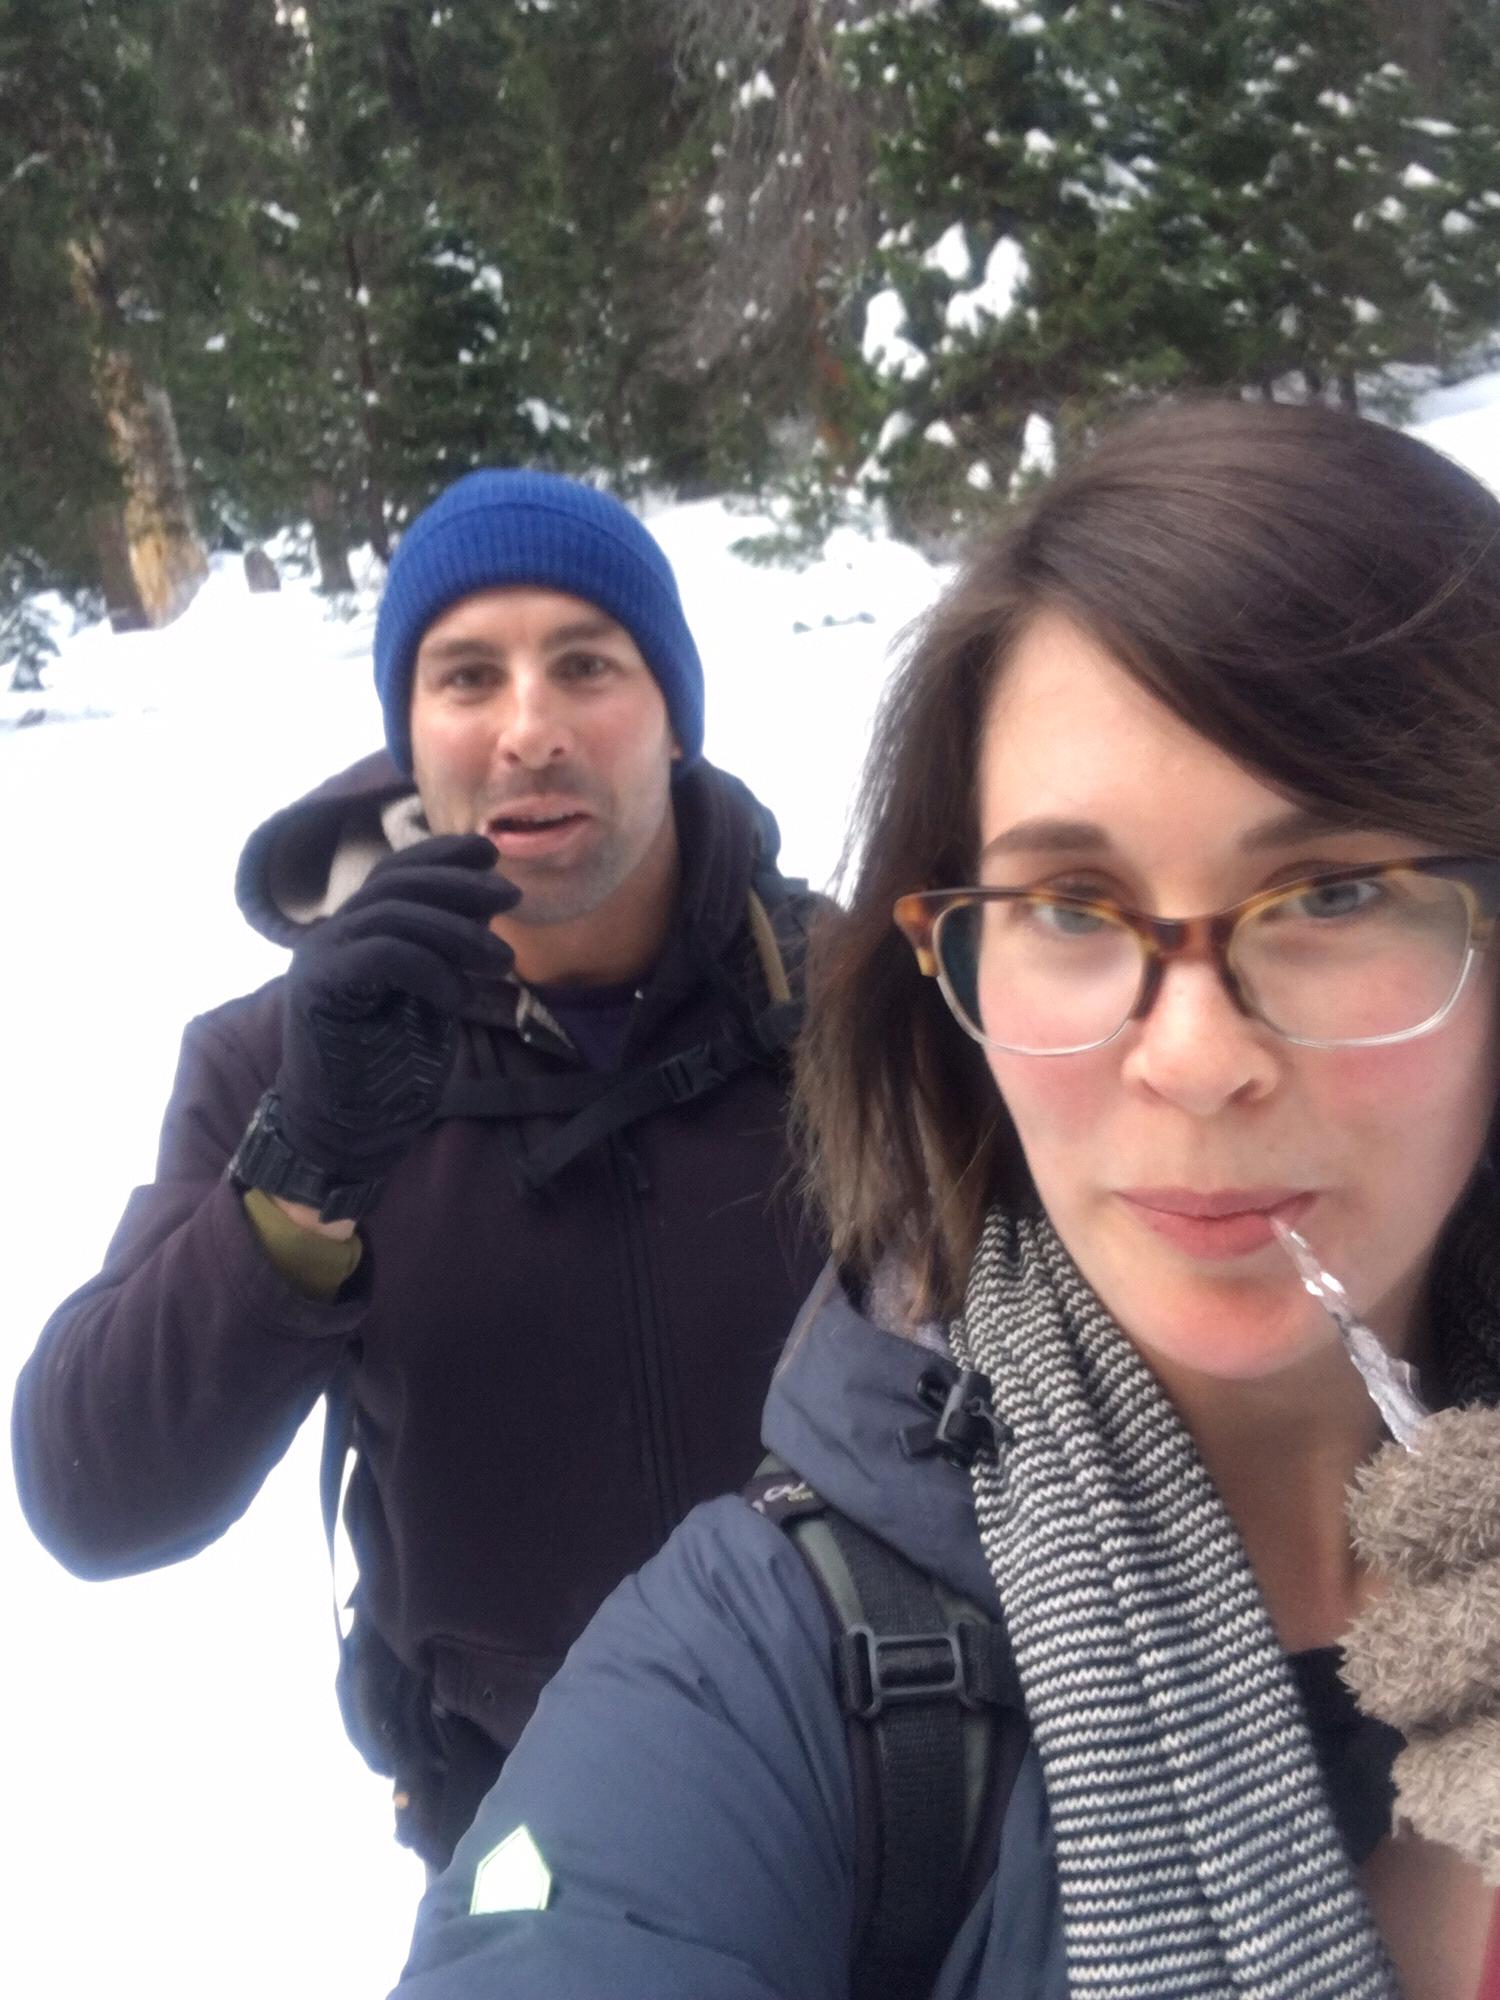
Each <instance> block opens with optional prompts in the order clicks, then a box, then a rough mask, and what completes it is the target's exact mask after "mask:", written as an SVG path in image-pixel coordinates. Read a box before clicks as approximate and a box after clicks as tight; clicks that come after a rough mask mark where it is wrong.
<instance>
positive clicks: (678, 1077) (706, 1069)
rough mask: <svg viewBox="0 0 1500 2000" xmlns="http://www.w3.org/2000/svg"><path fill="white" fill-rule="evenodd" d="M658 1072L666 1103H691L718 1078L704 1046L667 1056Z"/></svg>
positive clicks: (682, 1050)
mask: <svg viewBox="0 0 1500 2000" xmlns="http://www.w3.org/2000/svg"><path fill="white" fill-rule="evenodd" d="M658 1074H659V1075H660V1077H661V1082H662V1089H663V1090H664V1091H665V1092H666V1096H667V1102H668V1104H691V1103H692V1101H693V1099H694V1098H695V1097H701V1096H702V1095H703V1093H704V1091H705V1090H708V1089H710V1088H711V1087H712V1085H713V1084H715V1083H717V1082H718V1080H719V1079H718V1075H717V1073H716V1071H715V1070H714V1067H713V1064H712V1063H711V1062H710V1060H709V1054H708V1050H707V1049H706V1048H697V1049H681V1050H679V1051H678V1053H677V1054H676V1055H675V1056H668V1057H667V1059H666V1060H665V1062H663V1063H662V1064H661V1065H660V1068H659V1071H658Z"/></svg>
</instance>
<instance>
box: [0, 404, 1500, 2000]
mask: <svg viewBox="0 0 1500 2000" xmlns="http://www.w3.org/2000/svg"><path fill="white" fill-rule="evenodd" d="M1414 429H1415V431H1416V434H1417V435H1419V436H1421V437H1424V438H1426V439H1427V441H1428V442H1429V443H1431V444H1433V445H1435V446H1437V447H1438V448H1439V449H1441V450H1443V451H1446V452H1449V453H1450V454H1451V455H1452V456H1453V457H1455V458H1456V459H1458V460H1460V461H1461V462H1462V463H1464V464H1466V465H1467V466H1469V467H1470V469H1471V470H1472V471H1474V472H1475V473H1476V474H1477V475H1478V476H1480V477H1481V478H1484V479H1487V480H1488V481H1489V482H1490V483H1491V484H1492V485H1493V486H1495V487H1496V489H1497V490H1500V371H1497V372H1496V373H1494V374H1491V375H1488V376H1484V377H1480V378H1477V379H1475V380H1473V381H1470V382H1467V383H1462V384H1459V385H1457V386H1454V387H1449V388H1444V389H1439V390H1435V391H1433V392H1431V393H1430V394H1429V395H1427V396H1425V397H1424V398H1422V399H1421V401H1420V403H1419V404H1418V407H1417V410H1416V420H1415V423H1414ZM1050 450H1051V437H1050V432H1049V431H1048V428H1047V426H1046V422H1045V419H1043V418H1042V417H1040V416H1039V415H1034V416H1033V417H1032V418H1031V419H1030V420H1029V421H1028V424H1027V426H1026V443H1025V452H1026V454H1027V456H1028V457H1029V458H1030V459H1031V460H1032V461H1033V463H1035V464H1037V465H1042V464H1043V463H1044V462H1045V457H1046V455H1047V454H1048V453H1050ZM649 519H650V523H651V526H652V529H653V530H654V532H655V533H656V534H657V535H658V536H659V537H660V539H661V541H662V542H663V544H664V546H665V547H666V549H667V551H668V553H669V555H670V556H671V558H672V561H673V563H674V565H675V566H676V569H677V574H678V576H679V578H680V580H681V584H682V589H683V595H684V599H685V602H686V607H687V612H688V617H689V621H690V623H691V624H692V626H693V629H694V631H695V633H696V634H697V637H698V640H699V643H700V647H701V649H702V652H703V655H704V659H705V662H706V665H707V672H708V681H709V687H708V744H707V748H708V754H709V756H710V757H712V758H713V759H715V760H716V761H717V762H720V763H722V764H724V765H726V766H727V767H728V768H730V769H731V770H734V771H735V772H737V773H738V774H739V775H741V776H742V777H743V778H745V779H746V781H747V782H748V783H750V784H751V785H752V786H753V787H754V788H755V790H756V791H758V792H759V793H760V794H761V796H762V797H763V798H764V799H765V800H766V802H767V803H768V804H769V805H770V806H771V807H772V809H773V810H774V811H775V812H776V814H777V816H778V818H779V819H780V822H781V826H782V832H783V836H784V849H783V853H784V858H785V861H786V863H787V865H788V867H789V868H790V869H791V870H793V871H794V872H800V873H806V874H808V875H810V876H811V877H812V878H813V879H814V880H815V881H821V880H825V879H826V878H827V876H828V874H829V872H830V870H831V869H832V867H833V865H834V862H835V859H836V856H837V853H838V848H839V844H840V839H841V835H842V829H843V825H844V820H845V812H846V805H847V800H848V796H849V789H850V785H851V782H852V779H853V776H854V773H855V770H856V767H857V764H858V760H859V756H860V753H861V749H862V746H863V743H864V741H865V738H866V735H867V732H868V727H869V722H870V718H871V714H872V712H873V708H874V704H875V702H876V700H877V697H878V694H879V690H880V687H881V685H882V682H883V679H884V675H885V672H886V660H887V649H888V647H889V645H890V643H891V642H892V640H893V639H894V638H895V636H896V635H897V634H898V632H899V631H900V630H901V628H902V627H903V626H904V625H905V624H906V623H907V621H909V620H910V619H911V618H912V617H914V616H915V615H916V614H917V613H919V612H920V611H921V610H922V609H923V608H924V607H925V605H926V604H927V603H928V602H930V600H931V597H932V595H933V592H934V590H935V588H936V587H937V584H938V581H939V573H938V572H936V571H934V569H933V568H932V567H931V566H930V565H929V564H928V563H927V562H925V561H924V560H923V558H922V557H921V556H920V555H918V554H917V553H916V552H915V551H914V550H912V549H910V548H908V547H906V546H904V545H903V544H900V543H896V542H891V541H886V540H880V539H870V538H867V537H864V536H861V535H859V534H856V533H855V532H854V531H852V530H848V529H845V530H840V531H839V532H838V533H837V534H836V535H835V536H834V537H832V538H831V540H830V543H829V546H828V550H827V553H826V555H825V557H824V559H823V560H822V561H821V562H820V563H818V564H817V565H815V566H814V567H812V568H811V569H808V570H806V571H804V572H802V573H800V574H796V573H790V572H785V571H778V570H763V569H758V568H752V567H750V566H748V565H746V564H745V563H742V562H740V561H739V560H738V559H737V558H735V557H734V556H733V555H732V554H731V553H730V546H729V545H730V543H731V542H733V541H734V540H736V539H737V538H739V537H741V536H745V535H752V534H755V533H760V532H765V530H766V529H767V528H768V526H769V525H770V524H769V523H768V522H767V521H766V520H765V519H764V518H763V517H758V516H747V515H745V514H742V513H737V512H734V511H731V510H730V509H729V508H728V507H726V506H725V505H723V504H721V503H719V502H716V501H700V502H696V503H694V504H693V505H690V506H674V507H666V508H661V509H658V510H656V511H653V512H650V514H649ZM374 580H375V576H374V573H373V566H369V567H367V569H366V571H365V573H364V576H363V578H362V581H363V583H364V586H365V587H364V588H363V589H362V590H361V592H360V594H359V595H358V597H357V598H356V600H355V601H354V603H353V605H352V606H351V607H349V610H350V614H351V615H349V616H348V617H346V618H331V617H329V616H328V615H327V614H326V612H325V609H324V607H323V606H322V604H321V603H320V601H319V600H318V599H317V598H316V597H315V596H314V594H313V592H312V589H311V586H310V583H309V582H308V581H307V580H306V579H305V578H299V577H297V576H295V575H291V574H287V575H286V576H285V577H284V580H283V588H282V590H281V592H280V593H279V594H277V595H272V596H264V597H254V596H251V595H250V594H249V593H248V591H247V589H246V587H245V583H244V579H243V574H242V572H241V569H240V566H239V564H238V562H237V561H235V560H233V559H227V558H219V559H216V560H215V562H214V565H213V568H212V572H211V575H210V577H209V580H208V582H207V583H206V584H205V586H204V588H203V589H202V591H201V592H200V593H199V596H198V598H197V599H196V600H195V602H194V603H193V605H192V606H191V607H190V609H189V610H188V612H187V613H186V614H185V615H184V617H182V618H181V619H180V620H179V621H178V622H177V624H176V625H174V626H172V627H170V628H168V629H167V630H166V631H164V632H161V633H154V634H148V633H140V634H132V635H129V636H125V637H115V636H113V635H111V634H110V633H109V632H108V631H107V630H105V629H104V628H103V627H101V626H97V625H94V626H90V627H87V628H86V629H84V630H82V631H79V632H76V633H70V632H69V631H68V630H67V621H66V619H65V617H64V615H63V614H61V613H60V612H59V613H58V615H57V617H56V620H55V629H56V630H57V635H58V641H59V645H60V647H61V656H60V658H59V659H58V660H57V661H55V662H54V663H53V664H52V665H51V667H50V668H49V669H48V681H49V687H48V690H47V691H46V692H45V693H44V694H42V695H12V694H5V693H0V854H3V855H4V856H6V857H7V858H8V862H9V865H8V868H7V874H6V880H5V898H4V907H5V915H6V948H7V954H8V963H9V964H10V965H11V966H12V968H13V973H12V976H11V977H10V978H9V979H8V980H6V981H4V982H0V1046H3V1047H4V1048H5V1050H6V1052H7V1055H8V1058H9V1060H8V1064H7V1074H6V1122H7V1132H8V1135H9V1141H10V1143H9V1144H8V1145H7V1147H6V1148H5V1149H4V1158H3V1165H0V1214H3V1215H4V1217H5V1221H6V1249H7V1255H6V1271H5V1276H6V1308H7V1309H6V1313H5V1316H4V1322H3V1323H4V1327H5V1329H6V1339H7V1341H8V1352H7V1359H8V1363H9V1368H10V1372H11V1373H13V1372H14V1370H15V1369H16V1368H17V1367H19V1365H20V1363H21V1361H22V1360H23V1359H24V1357H25V1354H26V1353H27V1352H28V1351H29V1349H30V1347H31V1344H32V1342H33V1340H34V1338H35V1335H36V1332H37V1331H38V1329H39V1328H40V1326H41V1324H42V1321H43V1319H44V1318H45V1316H46V1314H47V1313H48V1312H49V1311H50V1310H51V1308H52V1307H53V1306H54V1305H55V1304H56V1303H57V1302H58V1301H59V1300H60V1299H61V1298H62V1296H63V1295H64V1294H65V1293H66V1292H67V1291H68V1290H69V1289H70V1288H71V1287H72V1286H73V1285H75V1284H77V1283H78V1282H80V1281H81V1280H83V1279H84V1278H86V1277H88V1276H90V1275H91V1274H92V1273H93V1272H94V1271H95V1270H96V1269H97V1267H98V1264H99V1261H100V1258H101V1256H102V1253H103V1250H104V1246H105V1244H106V1242H107V1240H108V1237H109V1235H110V1232H111V1230H112V1228H113V1226H114V1223H115V1221H116V1219H117V1218H118V1216H119V1213H120V1210H121V1208H122V1206H123V1204H124V1200H125V1196H126V1194H127V1192H128V1191H129V1189H130V1188H131V1187H132V1186H133V1185H134V1184H136V1183H137V1182H140V1181H143V1180H145V1179H147V1178H149V1176H150V1174H151V1171H152V1161H153V1157H154V1152H155V1140H156V1127H157V1123H158V1120H159V1117H160V1113H161V1108H162V1105H163V1104H164V1102H165V1100H166V1096H167V1092H168V1088H169V1085H170V1082H171V1076H172V1069H173V1064H174V1061H175V1056H176V1048H177V1040H178V1034H179V1031H180V1027H181V1024H182V1022H183V1021H184V1020H185V1019H186V1017H187V1016H189V1015H190V1014H193V1013H196V1012H198V1011H200V1010H202V1009H204V1008H207V1007H211V1006H214V1005H215V1004H217V1003H218V1002H219V1001H221V1000H223V999H225V998H227V997H228V996H229V995H230V994H232V993H236V992H241V991H244V990H245V989H246V988H248V987H251V986H253V985H255V984H257V983H258V982H259V981H261V980H263V979H266V978H268V977H270V976H271V975H273V974H274V973H275V972H277V971H278V970H279V969H280V967H281V965H282V964H283V963H284V956H283V954H281V953H279V952H277V951H276V950H275V949H273V948H272V947H271V946H270V945H268V944H266V943H265V942H264V941H263V940H261V939H259V938H257V937H256V936H255V935H254V934H253V933H252V932H251V931H249V930H248V928H247V927H246V926H245V925H244V924H243V923H242V921H241V920H240V918H239V916H238V914H237V912H236V910H235V907H234V903H233V899H232V896H231V883H232V880H233V872H234V865H235V861H236V858H237V855H238V851H239V848H240V844H241V842H242V840H243V838H244V836H245V834H246V833H247V832H248V830H249V829H250V828H251V827H252V826H253V825H255V824H256V823H257V822H258V821H259V820H260V819H261V818H262V817H264V816H265V815H266V814H267V813H269V812H270V811H272V810H274V809H275V808H276V807H277V806H279V805H281V804H283V803H285V802H286V801H287V800H289V799H291V798H293V797H295V796H296V795H297V794H299V793H300V792H301V791H303V790H304V789H306V788H307V787H309V786H310V785H312V784H314V783H316V782H317V781H318V780H319V779H320V778H321V777H323V776H325V775H326V774H327V773H329V772H330V771H332V770H335V769H337V768H339V767H340V766H341V765H343V764H345V763H347V762H350V761H352V760H353V759H354V758H355V757H357V756H360V755H361V754H363V753H364V752H365V751H366V750H368V749H370V748H372V747H373V746H374V745H375V744H376V743H377V742H378V740H379V715H378V710H377V707H376V703H375V699H374V695H373V692H372V690H371V687H370V674H369V653H370V641H371V633H372V629H373V602H374V599H373V591H372V590H371V588H370V587H369V586H370V584H371V583H372V582H373V581H374ZM49 609H51V610H56V607H55V606H52V607H49ZM28 715H30V716H35V717H37V718H39V719H38V720H37V721H36V722H35V724H34V725H33V726H26V727H22V726H20V725H21V723H22V722H23V719H24V718H26V717H27V716H28ZM15 968H19V969H21V970H20V972H19V974H18V973H17V972H16V971H15V970H14V969H15ZM316 1447H317V1439H316V1436H315V1434H314V1432H313V1431H311V1430H309V1431H306V1432H304V1434H303V1435H301V1436H300V1437H299V1438H298V1440H297V1441H296V1443H295V1444H294V1446H293V1447H292V1450H291V1451H290V1453H289V1454H288V1456H287V1458H286V1459H285V1460H284V1461H283V1463H282V1464H281V1465H280V1466H279V1467H278V1468H277V1469H276V1471H275V1472H273V1473H272V1475H271V1477H270V1478H269V1480H268V1481H267V1482H266V1485H265V1486H264V1488H263V1489H262V1491H261V1493H260V1494H259V1495H258V1497H257V1498H256V1500H255V1502H254V1503H253V1505H252V1506H251V1507H250V1509H249V1511H248V1513H247V1514H246V1516H245V1518H244V1519H243V1520H242V1521H241V1522H239V1523H238V1524H237V1525H236V1526H235V1527H234V1528H233V1529H232V1530H231V1531H230V1533H229V1534H227V1535H226V1536H225V1537H224V1538H223V1540H222V1541H220V1542H218V1543H216V1544H215V1545H214V1546H213V1547H212V1548H210V1549H208V1550H206V1551H205V1552H204V1553H203V1554H202V1555H199V1556H197V1557H195V1558H194V1559H193V1560H192V1561H191V1562H188V1563H184V1564H180V1565H177V1566H175V1567H173V1568H170V1569H165V1570H161V1571H159V1572H156V1573H154V1574H151V1575H147V1576H142V1577H135V1578H129V1579H125V1580H122V1581H120V1582H116V1583H110V1584H86V1583H81V1582H78V1581H77V1580H75V1579H73V1578H71V1577H69V1576H68V1575H66V1574H65V1573H64V1572H63V1571H62V1570H61V1569H60V1568H59V1567H58V1566H57V1565H56V1564H55V1563H54V1562H53V1561H52V1560H51V1558H50V1557H48V1556H47V1555H45V1554H44V1552H43V1551H42V1550H41V1549H40V1548H39V1547H38V1546H37V1545H36V1544H35V1543H34V1542H33V1541H32V1539H31V1537H30V1535H29V1533H28V1531H27V1530H26V1528H25V1527H24V1525H23V1523H22V1521H21V1519H20V1515H19V1512H18V1510H17V1508H16V1505H15V1499H14V1493H13V1490H12V1489H11V1488H10V1487H9V1485H7V1486H6V1487H5V1489H4V1491H3V1493H0V1564H3V1569H4V1574H5V1577H6V1583H7V1597H6V1611H7V1620H8V1624H7V1630H8V1632H9V1633H10V1634H11V1638H12V1643H11V1645H10V1647H9V1649H8V1677H7V1682H6V1689H5V1692H6V1697H7V1700H6V1710H7V1713H8V1714H9V1715H10V1717H11V1718H12V1725H13V1726H12V1728H11V1730H10V1732H9V1736H8V1738H7V1760H6V1784H7V1805H8V1808H9V1813H10V1819H11V1824H12V1826H13V1828H15V1829H16V1830H17V1835H18V1838H19V1841H20V1845H19V1846H18V1847H15V1848H14V1849H13V1860H12V1863H11V1881H12V1886H13V1889H14V1890H17V1891H18V1893H13V1894H12V1896H11V1898H10V1902H9V1904H8V1907H7V1926H6V1962H7V1964H9V1965H11V1966H12V1968H13V1971H12V1974H11V1977H10V1982H9V1983H10V1984H11V1985H12V1988H13V1990H15V1991H18V1992H23V1993H24V1994H25V1995H26V2000H79V1996H80V1995H86V1994H95V1993H105V1992H111V1993H112V1992H116V1991H121V1990H123V1991H125V1992H127V1993H133V1992H136V1991H146V1990H149V1991H150V1993H151V1994H152V1996H153V2000H199V1996H200V1995H202V1994H204V1993H205V1992H211V1993H212V1994H213V1996H214V2000H264V1995H265V1994H266V1993H268V1992H286V1993H288V1994H289V1995H290V1996H291V2000H302V1996H303V1995H314V1994H315V1995H317V1996H318V2000H376V1996H378V1995H380V1994H382V1993H384V1992H385V1991H386V1990H387V1988H388V1987H389V1986H390V1985H391V1983H392V1982H393V1981H394V1979H395V1978H396V1975H397V1973H398V1971H399V1969H400V1965H401V1962H402V1959H403V1957H404V1955H405V1950H406V1945H407V1941H408V1938H409V1934H410V1927H411V1920H412V1916H413V1912H414V1910H415V1906H416V1902H417V1899H418V1896H419V1894H420V1891H421V1886H422V1885H421V1871H420V1869H419V1867H418V1866H417V1864H416V1863H415V1862H414V1861H413V1860H412V1859H411V1857H410V1856H408V1855H406V1854H404V1853H403V1852H402V1851H401V1850H399V1849H397V1848H396V1847H395V1846H394V1844H393V1843H392V1841H391V1839H390V1837H389V1831H388V1828H389V1823H390V1812H389V1794H388V1789H387V1787H386V1786H385V1785H384V1784H383V1783H382V1781H380V1780H379V1779H376V1778H374V1777H372V1776H371V1775H370V1774H369V1773H368V1772H367V1771H366V1770H365V1769H364V1767H363V1765H362V1764H361V1763H360V1762H359V1760H358V1758H357V1757H356V1756H355V1754H354V1752H353V1751H352V1750H350V1749H349V1748H348V1746H347V1745H346V1744H345V1742H344V1740H343V1736H342V1732H341V1729H340V1726H339V1720H338V1715H337V1711H336V1708H335V1705H334V1701H333V1695H332V1675H333V1665H334V1646H333V1629H332V1628H333V1620H332V1616H331V1601H330V1589H329V1579H328V1570H327V1559H326V1553H325V1551H324V1547H323V1541H322V1534H321V1529H320V1526H319V1521H318V1501H317V1476H316V1458H317V1449H316Z"/></svg>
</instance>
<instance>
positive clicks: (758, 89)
mask: <svg viewBox="0 0 1500 2000" xmlns="http://www.w3.org/2000/svg"><path fill="white" fill-rule="evenodd" d="M775 99H776V86H775V84H774V83H772V81H771V79H770V78H769V77H768V76H767V75H766V73H765V71H764V70H763V69H758V70H757V71H756V72H755V74H754V76H752V77H751V79H750V81H749V82H748V83H742V84H741V85H740V90H739V106H740V109H741V111H747V110H748V109H749V108H750V106H751V105H752V104H758V103H761V102H763V101H764V102H769V103H774V102H775Z"/></svg>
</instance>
